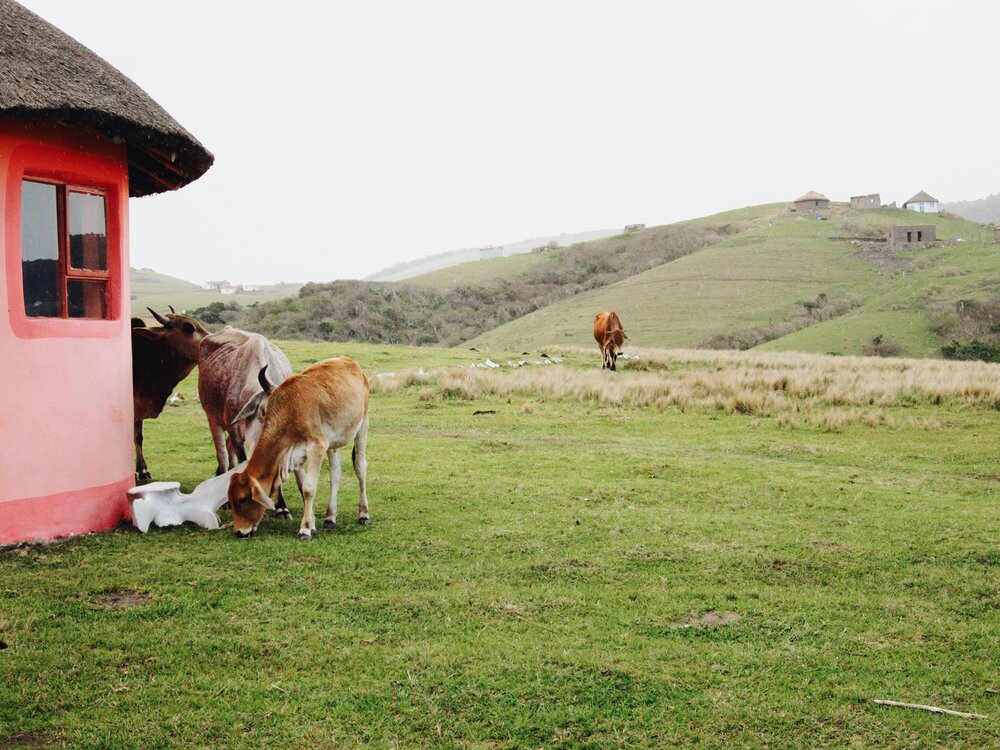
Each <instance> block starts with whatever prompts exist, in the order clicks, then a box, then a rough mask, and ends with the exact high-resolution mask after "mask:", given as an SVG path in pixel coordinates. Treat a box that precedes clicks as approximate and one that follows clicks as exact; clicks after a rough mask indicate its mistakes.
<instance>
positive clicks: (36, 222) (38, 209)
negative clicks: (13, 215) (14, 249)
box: [21, 180, 62, 318]
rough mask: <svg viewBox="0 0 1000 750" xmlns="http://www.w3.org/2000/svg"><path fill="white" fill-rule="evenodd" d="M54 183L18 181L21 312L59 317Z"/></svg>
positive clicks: (57, 238)
mask: <svg viewBox="0 0 1000 750" xmlns="http://www.w3.org/2000/svg"><path fill="white" fill-rule="evenodd" d="M58 216H59V214H58V208H57V204H56V186H55V185H47V184H45V183H42V182H31V181H30V180H25V181H24V182H22V183H21V277H22V279H23V280H24V312H25V314H27V315H29V316H31V317H49V318H51V317H60V316H61V314H62V309H61V306H60V304H59V300H60V294H59V280H60V272H59V221H58Z"/></svg>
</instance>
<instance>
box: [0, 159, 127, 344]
mask: <svg viewBox="0 0 1000 750" xmlns="http://www.w3.org/2000/svg"><path fill="white" fill-rule="evenodd" d="M0 173H2V170H0ZM24 180H30V181H35V182H42V183H50V184H51V183H56V184H63V185H67V186H70V187H73V188H79V189H80V190H81V192H84V193H90V194H95V193H99V194H102V195H103V196H104V211H105V231H106V233H107V235H106V236H107V265H108V269H107V280H106V283H107V292H106V293H107V299H106V314H105V317H104V318H77V317H70V318H65V317H43V316H37V317H35V316H29V315H27V314H26V313H25V309H24V287H23V279H22V273H21V258H22V249H21V190H22V182H23V181H24ZM5 192H6V196H5V198H4V199H3V201H2V202H3V204H4V205H3V207H5V208H6V210H5V211H2V212H0V216H3V215H4V214H5V215H6V218H5V220H4V221H3V222H2V223H3V224H4V226H3V227H0V231H3V232H4V236H5V238H6V252H5V256H6V257H5V260H4V264H5V266H6V271H7V273H6V276H7V296H8V305H7V313H8V316H9V320H10V325H11V330H12V331H13V333H14V335H15V336H17V337H18V338H21V339H48V338H115V337H118V336H121V335H122V333H121V332H122V327H123V325H124V324H125V322H126V321H125V319H124V318H123V317H122V316H123V314H124V311H125V310H126V309H127V307H126V304H125V301H126V300H127V299H128V245H127V231H128V228H127V227H128V224H127V222H128V164H127V161H126V159H125V154H124V151H122V153H121V154H120V155H115V154H111V153H107V154H105V153H100V154H98V153H87V152H85V151H82V150H80V149H79V148H73V147H65V146H51V145H47V144H46V145H42V144H38V143H22V144H21V145H17V146H15V147H14V148H13V150H12V151H11V152H10V156H9V162H8V168H7V175H6V186H5ZM125 330H126V331H127V330H128V329H127V327H126V328H125Z"/></svg>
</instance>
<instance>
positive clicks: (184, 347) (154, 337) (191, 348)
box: [132, 307, 208, 484]
mask: <svg viewBox="0 0 1000 750" xmlns="http://www.w3.org/2000/svg"><path fill="white" fill-rule="evenodd" d="M146 309H147V310H149V311H150V312H151V313H152V314H153V317H154V318H156V320H157V321H158V322H159V323H160V325H159V326H156V327H153V328H147V327H146V326H144V325H142V323H143V321H142V320H140V319H139V318H132V407H133V411H134V416H133V419H134V420H135V480H136V484H146V483H147V482H150V481H152V477H151V476H150V475H149V469H148V468H147V467H146V459H145V457H144V456H143V455H142V421H143V420H144V419H155V418H156V417H158V416H160V412H162V411H163V405H164V404H166V403H167V398H169V397H170V394H171V392H172V391H173V390H174V388H175V387H176V386H177V384H178V383H179V382H181V381H182V380H183V379H184V378H186V377H187V375H188V373H189V372H191V370H193V369H194V366H195V365H196V364H198V350H199V347H200V345H201V340H202V339H203V338H205V336H206V335H207V334H208V331H206V330H205V329H204V328H203V327H202V325H201V323H199V322H198V321H197V320H195V319H194V318H189V317H188V316H187V315H178V314H177V313H175V312H174V308H172V307H171V308H170V314H169V315H166V316H163V315H160V314H159V313H157V312H156V311H155V310H153V309H151V308H148V307H147V308H146ZM137 324H138V325H137Z"/></svg>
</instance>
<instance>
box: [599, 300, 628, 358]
mask: <svg viewBox="0 0 1000 750" xmlns="http://www.w3.org/2000/svg"><path fill="white" fill-rule="evenodd" d="M627 338H628V336H626V335H625V329H624V328H622V322H621V319H620V318H619V317H618V313H616V312H614V311H613V310H612V311H610V312H599V313H597V315H596V316H595V317H594V339H595V340H596V341H597V346H599V347H600V349H601V358H602V359H603V360H604V364H602V365H601V369H602V370H603V369H604V368H607V369H609V370H612V371H614V370H617V369H618V368H617V367H616V363H617V361H618V354H619V353H620V351H621V348H622V344H623V343H625V339H627Z"/></svg>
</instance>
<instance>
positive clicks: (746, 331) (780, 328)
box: [698, 292, 861, 350]
mask: <svg viewBox="0 0 1000 750" xmlns="http://www.w3.org/2000/svg"><path fill="white" fill-rule="evenodd" d="M859 304H861V300H860V298H858V297H857V296H855V295H853V294H847V293H844V292H834V293H832V294H830V295H828V294H826V293H825V292H820V293H819V294H817V295H816V296H815V297H812V298H810V299H807V300H802V301H800V302H797V303H795V306H794V307H793V308H792V309H791V310H790V311H789V313H788V315H787V316H786V317H785V318H784V319H783V320H779V321H778V322H776V323H771V324H770V325H766V326H757V327H756V328H742V329H739V330H736V331H730V332H728V333H719V334H715V335H714V336H710V337H709V338H707V339H705V340H703V341H702V342H700V343H699V344H698V348H700V349H740V350H746V349H753V348H754V347H755V346H759V345H760V344H763V343H765V342H767V341H773V340H774V339H779V338H781V337H782V336H787V335H788V334H790V333H794V332H795V331H799V330H801V329H803V328H808V327H809V326H811V325H815V324H816V323H821V322H823V321H824V320H830V319H831V318H836V317H839V316H841V315H843V314H844V313H846V312H847V311H848V310H850V309H852V308H854V307H857V306H858V305H859Z"/></svg>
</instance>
